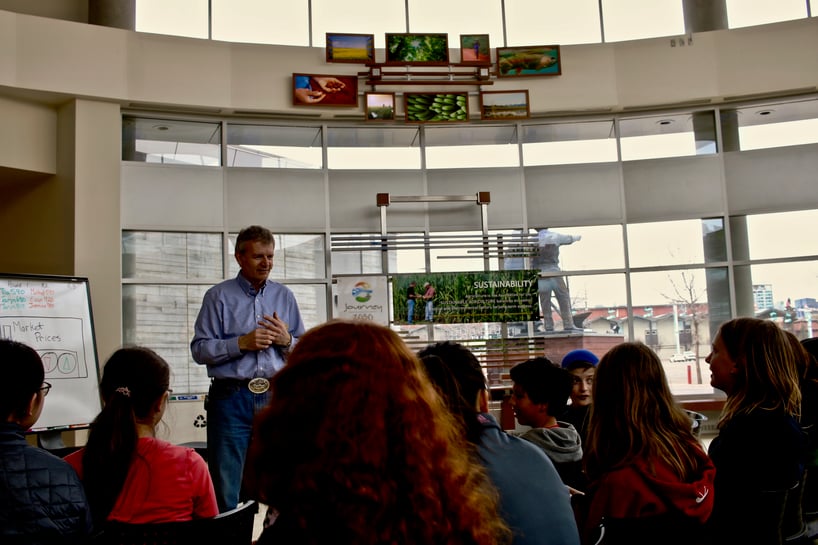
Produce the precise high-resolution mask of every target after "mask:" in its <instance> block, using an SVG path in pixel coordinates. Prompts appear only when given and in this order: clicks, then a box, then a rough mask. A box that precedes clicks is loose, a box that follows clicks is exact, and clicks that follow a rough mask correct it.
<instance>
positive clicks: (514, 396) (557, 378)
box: [511, 357, 586, 490]
mask: <svg viewBox="0 0 818 545" xmlns="http://www.w3.org/2000/svg"><path fill="white" fill-rule="evenodd" d="M511 380H512V381H513V382H514V387H513V389H512V392H511V406H512V407H513V408H514V416H516V417H517V422H519V423H520V424H521V425H523V426H529V427H530V428H531V429H529V430H527V431H524V432H521V433H515V435H518V436H519V437H522V438H523V439H525V440H526V441H530V442H532V443H534V444H535V445H537V446H538V447H540V448H541V449H542V450H543V452H545V454H546V456H548V457H549V458H551V461H552V462H554V467H555V468H557V472H558V473H559V474H560V478H561V479H562V482H564V483H565V484H566V485H568V486H570V487H571V488H574V489H575V490H584V489H585V485H586V480H585V473H584V472H583V470H582V445H581V443H580V438H579V433H577V430H576V429H574V426H572V425H571V424H568V423H567V422H561V421H559V420H557V416H558V415H562V414H563V413H564V412H565V404H566V403H567V402H568V395H569V394H570V392H571V386H572V375H571V374H569V373H568V371H566V370H564V369H562V368H560V367H557V366H556V365H554V364H553V363H551V360H549V359H548V358H545V357H539V358H534V359H531V360H527V361H524V362H522V363H518V364H517V365H515V366H514V367H512V368H511Z"/></svg>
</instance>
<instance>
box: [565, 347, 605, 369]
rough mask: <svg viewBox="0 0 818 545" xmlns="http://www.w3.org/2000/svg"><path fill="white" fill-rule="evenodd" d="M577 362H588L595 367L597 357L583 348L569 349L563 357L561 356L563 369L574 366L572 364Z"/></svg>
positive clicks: (597, 360)
mask: <svg viewBox="0 0 818 545" xmlns="http://www.w3.org/2000/svg"><path fill="white" fill-rule="evenodd" d="M577 363H590V364H591V365H593V366H594V367H596V364H597V363H599V358H597V357H596V355H595V354H594V353H593V352H591V351H590V350H585V349H584V348H578V349H577V350H571V351H570V352H568V353H567V354H566V355H565V357H564V358H562V368H563V369H568V368H569V367H574V365H573V364H577Z"/></svg>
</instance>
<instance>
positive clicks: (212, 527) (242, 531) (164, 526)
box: [92, 500, 258, 545]
mask: <svg viewBox="0 0 818 545" xmlns="http://www.w3.org/2000/svg"><path fill="white" fill-rule="evenodd" d="M256 513H258V504H257V503H256V502H255V501H253V500H250V501H247V502H245V503H243V504H242V505H240V506H238V507H236V508H235V509H233V510H230V511H226V512H224V513H220V514H218V515H216V516H215V517H213V518H209V519H194V520H189V521H183V522H157V523H148V524H128V523H124V522H108V523H107V524H106V525H105V528H104V529H103V530H102V532H101V533H100V534H99V535H98V536H96V537H95V538H94V540H93V541H92V543H93V545H202V544H203V543H219V544H223V545H251V544H252V542H253V526H254V524H255V517H256Z"/></svg>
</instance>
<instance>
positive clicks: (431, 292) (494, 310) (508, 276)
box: [392, 270, 540, 324]
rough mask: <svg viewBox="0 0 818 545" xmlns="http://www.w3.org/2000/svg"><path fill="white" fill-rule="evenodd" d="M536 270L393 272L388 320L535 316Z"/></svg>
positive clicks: (462, 320) (487, 319) (496, 319)
mask: <svg viewBox="0 0 818 545" xmlns="http://www.w3.org/2000/svg"><path fill="white" fill-rule="evenodd" d="M538 274H539V271H536V270H521V271H497V272H456V273H430V274H424V273H419V274H406V275H395V276H393V277H392V303H393V308H394V318H393V322H394V323H396V324H407V323H416V322H424V321H425V322H429V321H431V322H438V323H446V324H459V323H475V322H528V321H535V320H538V319H539V314H540V312H539V300H538V298H537V278H538ZM412 302H413V303H414V304H413V303H412ZM410 310H411V313H410Z"/></svg>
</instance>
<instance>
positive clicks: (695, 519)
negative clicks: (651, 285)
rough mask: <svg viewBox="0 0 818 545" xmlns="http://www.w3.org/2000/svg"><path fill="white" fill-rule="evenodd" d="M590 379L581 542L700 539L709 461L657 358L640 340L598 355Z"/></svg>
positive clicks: (708, 498)
mask: <svg viewBox="0 0 818 545" xmlns="http://www.w3.org/2000/svg"><path fill="white" fill-rule="evenodd" d="M595 378H596V380H595V382H594V393H593V399H594V402H593V405H592V407H593V408H592V410H591V419H590V425H589V437H588V445H587V448H585V450H586V455H585V467H586V471H587V475H588V478H589V479H590V481H591V485H590V486H589V487H588V495H587V497H586V498H585V501H584V502H583V503H584V505H582V506H581V508H580V509H578V510H577V511H578V512H577V514H578V517H579V519H580V524H581V528H582V538H583V543H595V542H596V539H597V538H598V536H599V531H600V526H602V527H604V529H605V537H606V541H605V542H606V543H618V542H627V543H630V544H639V543H662V544H676V543H679V544H687V545H691V544H694V543H700V542H703V541H704V540H705V538H706V535H705V532H706V529H705V523H706V522H707V520H708V519H709V517H710V513H711V511H712V509H713V499H714V496H715V494H714V486H713V484H714V480H715V475H716V471H715V467H714V465H713V463H712V462H711V461H710V459H709V458H708V457H707V454H706V453H705V452H704V449H703V448H702V446H701V444H700V443H699V442H698V440H697V439H696V437H695V436H694V435H693V430H692V425H691V421H690V417H688V415H687V413H685V412H684V410H683V409H682V408H681V407H680V406H678V405H677V404H676V402H675V401H674V399H673V396H672V395H671V393H670V388H669V386H668V383H667V379H666V377H665V373H664V369H663V368H662V362H661V360H659V358H658V357H657V356H656V354H655V353H654V352H653V350H651V349H650V348H649V347H648V346H646V345H645V344H643V343H640V342H633V343H622V344H619V345H617V346H615V347H613V348H612V349H611V350H609V351H608V353H606V354H605V356H603V358H602V360H601V361H600V362H599V365H598V366H597V371H596V377H595Z"/></svg>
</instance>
